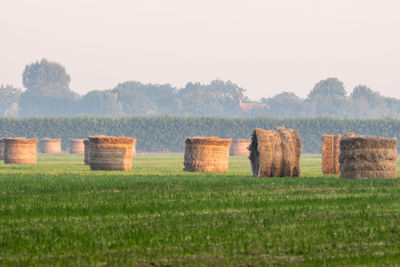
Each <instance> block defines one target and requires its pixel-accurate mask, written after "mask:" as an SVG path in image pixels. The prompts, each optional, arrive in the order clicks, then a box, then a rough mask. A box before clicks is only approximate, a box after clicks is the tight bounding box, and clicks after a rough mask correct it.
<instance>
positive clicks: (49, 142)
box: [40, 138, 61, 154]
mask: <svg viewBox="0 0 400 267" xmlns="http://www.w3.org/2000/svg"><path fill="white" fill-rule="evenodd" d="M40 152H41V153H43V154H60V153H61V139H60V138H59V139H48V138H43V139H41V140H40Z"/></svg>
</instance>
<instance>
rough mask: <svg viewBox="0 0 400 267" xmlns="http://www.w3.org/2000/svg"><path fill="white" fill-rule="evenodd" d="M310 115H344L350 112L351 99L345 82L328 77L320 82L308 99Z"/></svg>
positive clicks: (307, 105) (307, 106) (307, 104)
mask: <svg viewBox="0 0 400 267" xmlns="http://www.w3.org/2000/svg"><path fill="white" fill-rule="evenodd" d="M306 108H307V109H308V110H309V111H310V115H316V116H321V115H331V116H336V117H344V116H346V115H347V114H348V108H349V101H348V98H347V96H346V90H345V89H344V86H343V82H341V81H339V80H338V79H337V78H328V79H326V80H322V81H320V82H318V83H317V84H316V85H315V86H314V88H313V89H312V91H311V92H310V93H309V94H308V97H307V99H306Z"/></svg>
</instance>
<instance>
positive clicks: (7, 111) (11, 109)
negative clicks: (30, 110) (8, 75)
mask: <svg viewBox="0 0 400 267" xmlns="http://www.w3.org/2000/svg"><path fill="white" fill-rule="evenodd" d="M21 93H22V91H21V90H20V89H18V88H15V87H13V86H11V85H1V86H0V103H1V105H0V116H17V115H18V101H19V98H20V96H21Z"/></svg>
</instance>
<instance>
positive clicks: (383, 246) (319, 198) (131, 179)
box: [0, 155, 400, 266]
mask: <svg viewBox="0 0 400 267" xmlns="http://www.w3.org/2000/svg"><path fill="white" fill-rule="evenodd" d="M182 162H183V156H179V155H175V156H154V155H152V156H138V157H136V158H135V159H134V161H133V168H132V171H129V172H103V171H96V172H93V171H90V170H89V167H88V166H85V165H84V164H83V156H81V155H54V156H46V155H39V157H38V164H37V165H34V166H21V165H4V164H3V163H1V164H0V265H1V266H21V265H35V266H36V265H50V266H54V265H74V266H77V265H81V266H82V265H83V266H109V265H111V266H121V265H161V266H165V265H171V266H176V265H212V266H221V265H222V266H225V265H240V266H242V265H250V266H257V265H277V264H279V265H306V266H321V265H325V264H326V265H328V266H329V265H330V266H333V265H335V266H336V265H348V264H350V265H368V266H370V265H390V264H392V265H396V264H398V263H399V262H400V179H395V180H349V179H339V178H338V177H337V176H322V175H321V172H320V158H319V157H316V156H307V157H303V159H302V177H301V178H253V177H251V176H250V175H249V174H250V165H249V162H248V160H247V159H246V158H245V157H237V158H231V159H230V167H229V172H228V173H226V174H203V173H186V172H183V171H182V167H183V164H182Z"/></svg>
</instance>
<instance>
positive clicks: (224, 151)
mask: <svg viewBox="0 0 400 267" xmlns="http://www.w3.org/2000/svg"><path fill="white" fill-rule="evenodd" d="M231 143H232V139H221V138H218V137H188V138H187V139H186V146H185V156H184V162H183V165H184V168H183V170H184V171H190V172H227V171H228V163H229V147H230V145H231Z"/></svg>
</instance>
